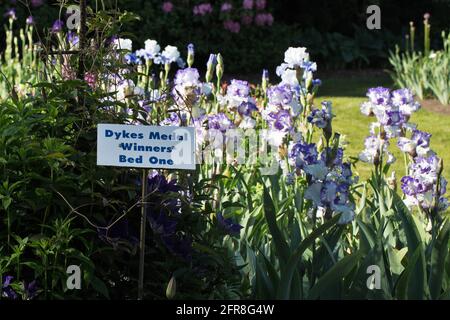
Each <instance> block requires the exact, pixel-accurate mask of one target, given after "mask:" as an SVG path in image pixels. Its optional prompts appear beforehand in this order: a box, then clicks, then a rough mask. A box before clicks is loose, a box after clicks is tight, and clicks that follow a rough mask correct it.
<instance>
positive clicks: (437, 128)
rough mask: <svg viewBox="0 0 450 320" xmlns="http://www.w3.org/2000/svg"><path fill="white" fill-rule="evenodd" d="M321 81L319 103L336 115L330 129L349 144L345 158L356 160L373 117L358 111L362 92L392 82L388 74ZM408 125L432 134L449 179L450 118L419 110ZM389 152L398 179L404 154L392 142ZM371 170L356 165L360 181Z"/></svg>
mask: <svg viewBox="0 0 450 320" xmlns="http://www.w3.org/2000/svg"><path fill="white" fill-rule="evenodd" d="M322 80H323V87H322V88H321V90H320V93H321V95H320V96H319V101H321V100H331V101H332V102H333V107H334V108H333V111H334V113H335V114H336V118H335V120H334V121H333V129H334V130H335V131H338V132H340V133H341V134H343V135H345V136H346V140H347V141H348V142H349V145H348V147H347V150H346V155H347V156H354V157H357V156H358V154H359V153H360V152H361V150H362V149H363V143H364V138H365V137H366V136H368V135H369V124H370V122H372V121H374V118H368V117H366V116H364V115H362V114H361V113H360V111H359V106H360V104H361V103H362V102H363V101H365V100H366V98H365V93H366V91H367V89H368V88H370V87H374V86H388V87H392V82H391V80H390V78H389V76H387V75H368V76H359V75H358V76H348V77H345V76H331V77H324V78H323V79H322ZM411 122H414V123H417V124H418V128H419V129H420V130H423V131H427V132H430V133H432V135H433V137H432V139H431V147H432V149H433V150H434V151H435V152H437V154H438V156H439V157H441V158H442V159H443V160H444V176H445V177H446V178H447V179H450V169H449V167H450V116H448V115H442V114H437V113H432V112H429V111H427V110H424V109H421V110H420V111H419V112H417V113H416V114H414V115H413V116H412V118H411ZM390 150H391V152H393V153H394V155H395V157H396V158H397V161H396V163H395V165H394V166H393V170H395V171H396V172H397V177H398V178H401V177H402V176H403V175H404V172H405V171H404V170H405V169H404V165H403V163H404V161H403V155H402V153H401V152H399V150H398V148H397V146H396V142H395V143H394V142H392V143H391V147H390ZM371 169H372V168H371V166H370V165H367V164H364V163H361V162H360V163H358V165H357V171H358V173H359V175H360V176H361V179H365V178H367V177H368V175H369V174H370V171H371Z"/></svg>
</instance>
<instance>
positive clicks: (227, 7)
mask: <svg viewBox="0 0 450 320" xmlns="http://www.w3.org/2000/svg"><path fill="white" fill-rule="evenodd" d="M231 9H233V5H232V4H231V3H229V2H224V3H223V4H222V6H221V7H220V11H222V12H228V11H231Z"/></svg>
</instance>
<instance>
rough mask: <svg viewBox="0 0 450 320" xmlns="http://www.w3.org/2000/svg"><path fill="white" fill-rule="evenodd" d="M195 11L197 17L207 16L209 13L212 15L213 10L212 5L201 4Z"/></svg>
mask: <svg viewBox="0 0 450 320" xmlns="http://www.w3.org/2000/svg"><path fill="white" fill-rule="evenodd" d="M193 11H194V15H196V16H205V15H207V14H208V13H212V11H213V8H212V5H211V3H208V2H207V3H202V4H199V5H198V6H195V7H194V10H193Z"/></svg>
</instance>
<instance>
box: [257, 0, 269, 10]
mask: <svg viewBox="0 0 450 320" xmlns="http://www.w3.org/2000/svg"><path fill="white" fill-rule="evenodd" d="M266 5H267V1H266V0H256V9H258V10H264V9H265V8H266Z"/></svg>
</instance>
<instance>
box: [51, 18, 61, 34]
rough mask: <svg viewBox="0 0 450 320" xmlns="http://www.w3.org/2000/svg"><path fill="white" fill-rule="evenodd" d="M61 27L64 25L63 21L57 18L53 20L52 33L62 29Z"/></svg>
mask: <svg viewBox="0 0 450 320" xmlns="http://www.w3.org/2000/svg"><path fill="white" fill-rule="evenodd" d="M63 27H64V21H62V20H59V19H58V20H56V21H55V22H53V26H52V29H51V31H52V33H58V32H61V31H62V29H63Z"/></svg>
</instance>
